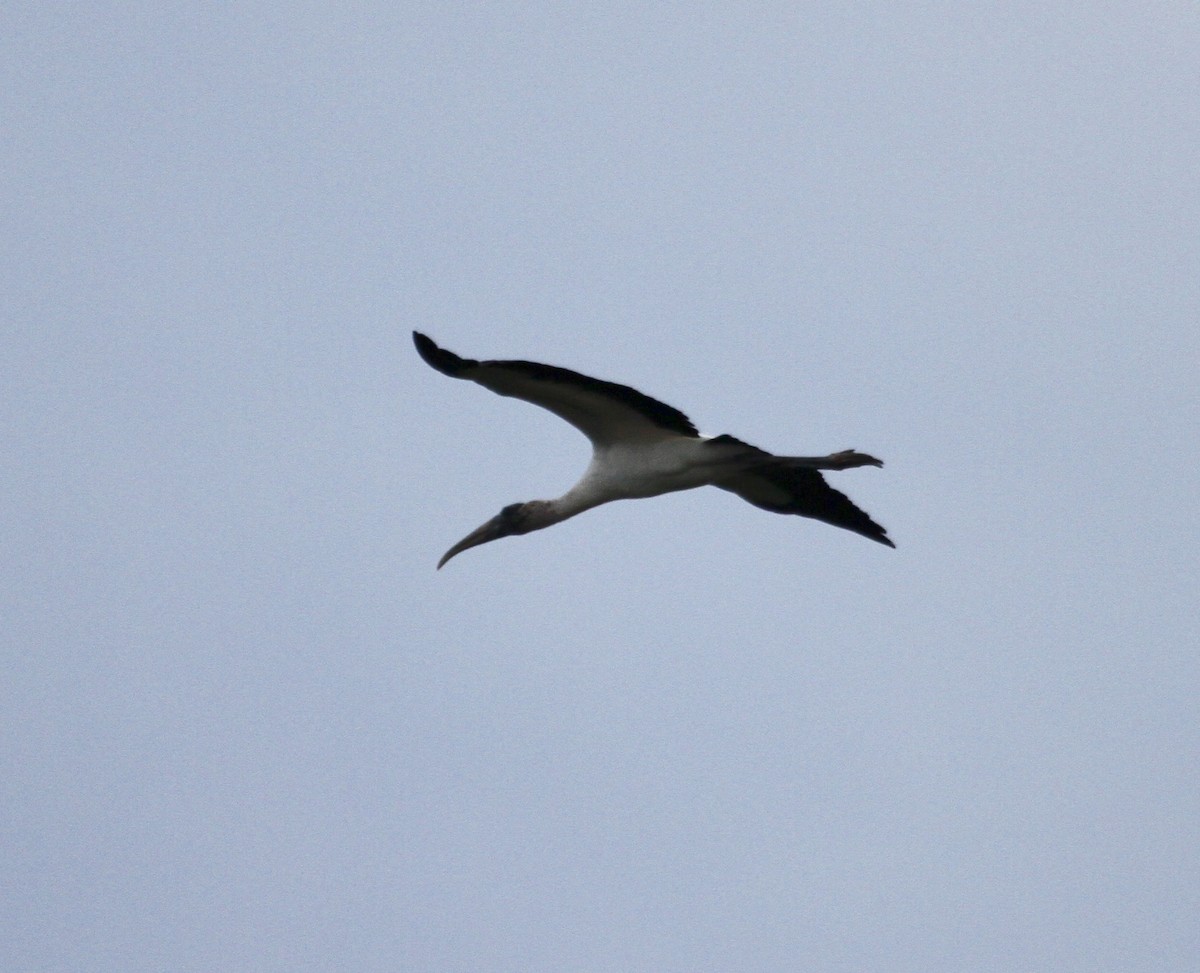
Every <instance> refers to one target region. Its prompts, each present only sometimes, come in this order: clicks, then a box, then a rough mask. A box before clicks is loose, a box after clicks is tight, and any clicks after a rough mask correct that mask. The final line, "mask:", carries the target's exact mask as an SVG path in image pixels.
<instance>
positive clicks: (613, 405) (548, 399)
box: [413, 331, 896, 569]
mask: <svg viewBox="0 0 1200 973" xmlns="http://www.w3.org/2000/svg"><path fill="white" fill-rule="evenodd" d="M413 343H414V344H415V345H416V346H417V353H418V354H420V356H421V357H422V358H423V359H424V360H425V362H426V363H427V364H428V365H430V366H432V367H433V368H436V369H437V370H438V371H439V372H441V373H442V374H443V375H449V376H450V377H451V378H466V379H470V380H471V381H472V382H477V383H478V384H480V385H482V386H483V387H484V388H486V389H491V390H492V391H493V392H495V393H497V394H498V395H506V396H510V397H512V398H514V399H524V400H525V401H526V402H532V403H533V404H534V405H540V406H541V407H542V408H543V409H549V410H550V411H551V412H553V413H554V414H555V415H556V416H558V417H559V418H560V419H565V420H566V421H567V422H569V423H570V424H571V425H573V426H574V427H575V428H576V429H578V430H579V431H580V432H581V433H583V434H584V435H585V436H587V437H588V439H590V440H591V441H592V461H591V464H590V465H589V466H588V468H587V470H586V471H585V472H584V474H583V477H582V478H581V479H580V481H579V482H578V483H576V484H575V485H574V486H573V487H571V489H570V490H568V491H567V492H566V493H564V494H563V495H562V496H561V497H559V498H558V499H557V500H530V501H528V502H527V503H513V504H509V505H508V506H507V507H505V508H504V509H503V510H501V511H500V513H499V514H497V515H496V516H495V517H493V518H492V519H491V520H489V521H488V522H487V523H486V524H483V525H482V526H481V527H478V528H476V529H475V530H473V531H471V533H469V534H468V535H467V536H466V537H464V538H463V539H462V540H461V541H459V542H458V543H457V544H455V545H454V546H453V547H452V548H450V550H448V551H447V552H446V553H445V554H444V555H443V556H442V559H441V560H440V561H439V562H438V568H439V569H440V568H441V567H442V565H444V564H445V563H446V562H447V561H449V560H450V559H451V558H452V557H454V556H455V555H456V554H461V553H462V552H463V551H465V550H467V549H468V548H472V547H477V546H478V545H480V544H486V543H488V541H494V540H498V539H499V538H501V537H508V536H509V535H511V534H528V533H529V532H530V531H534V530H540V529H541V528H543V527H549V526H550V525H551V524H557V523H558V522H559V521H562V520H566V519H567V518H568V517H574V516H575V515H576V514H579V513H583V511H585V510H589V509H591V508H592V507H597V506H599V505H600V504H602V503H608V502H610V501H612V500H627V499H632V498H635V497H654V496H658V495H659V494H662V493H671V492H673V491H676V490H691V489H694V488H695V487H701V486H715V487H720V488H721V489H722V490H728V491H729V492H730V493H736V494H737V495H738V496H739V497H741V498H742V499H743V500H747V501H749V502H750V503H752V504H754V505H755V506H756V507H761V508H762V509H764V510H770V511H772V512H773V513H779V514H798V515H800V516H801V517H811V518H813V519H814V520H822V521H824V522H825V523H827V524H832V525H833V526H835V527H844V528H845V529H846V530H851V531H854V532H855V533H856V534H862V536H863V537H869V538H870V539H871V540H873V541H878V542H879V543H880V544H886V545H887V546H888V547H895V546H896V545H895V544H893V543H892V542H891V541H890V540H889V539H888V536H887V531H886V530H884V529H883V528H882V527H880V526H879V524H877V523H875V521H873V520H872V519H871V518H870V517H869V516H868V515H867V514H866V513H865V512H864V511H862V510H860V509H859V508H858V507H856V506H855V505H854V504H853V503H852V502H851V500H850V499H849V498H848V497H847V496H845V494H842V493H839V492H838V491H837V490H835V489H833V487H831V486H829V484H828V483H826V482H825V479H824V477H822V476H821V474H820V472H819V471H820V470H846V469H850V468H852V467H855V466H883V463H882V462H880V461H879V460H877V459H875V457H873V456H868V455H866V454H865V453H859V452H856V451H855V450H853V449H844V450H842V451H841V452H838V453H831V454H830V455H828V456H775V455H773V454H771V453H768V452H766V451H765V450H762V449H759V448H757V447H756V446H751V445H750V444H749V443H744V442H742V441H741V440H740V439H734V438H733V437H732V436H711V437H710V436H701V435H700V433H699V432H697V430H696V427H695V426H693V425H692V422H691V420H690V419H688V417H687V416H685V415H684V414H683V413H682V412H680V411H679V410H678V409H675V408H672V407H671V406H669V405H666V404H665V403H662V402H659V401H658V400H657V399H652V398H650V396H648V395H643V394H642V393H641V392H639V391H637V389H632V388H630V387H629V386H627V385H617V384H616V383H614V382H605V381H602V380H600V379H598V378H589V377H588V376H587V375H580V374H579V373H578V372H573V371H570V370H569V369H566V368H559V367H557V366H556V365H539V364H538V363H536V362H528V361H475V360H473V359H470V358H460V357H459V356H458V355H456V354H454V353H453V352H451V351H447V350H446V349H445V348H439V347H438V346H437V345H436V344H434V342H433V341H432V340H431V339H429V338H427V337H426V336H425V335H423V334H420V333H418V332H416V331H414V332H413Z"/></svg>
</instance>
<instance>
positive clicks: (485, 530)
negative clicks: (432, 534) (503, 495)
mask: <svg viewBox="0 0 1200 973" xmlns="http://www.w3.org/2000/svg"><path fill="white" fill-rule="evenodd" d="M549 507H550V505H549V504H548V503H547V502H546V501H544V500H530V501H529V502H528V503H510V504H509V505H508V506H507V507H505V508H504V509H503V510H501V511H500V512H499V513H498V514H496V516H495V517H493V518H492V519H491V520H489V521H488V522H487V523H486V524H483V525H482V526H480V527H476V528H475V529H474V530H473V531H471V533H469V534H468V535H467V536H466V537H464V538H463V539H462V540H461V541H459V542H458V543H457V544H455V545H454V546H453V547H452V548H450V550H448V551H447V552H446V553H445V554H443V555H442V559H441V560H440V561H438V570H441V567H442V565H443V564H445V563H446V562H447V561H449V560H450V558H452V557H454V555H456V554H461V553H462V552H463V551H465V550H468V549H469V548H472V547H478V546H479V545H480V544H486V543H488V541H498V540H499V539H500V538H501V537H511V536H513V535H515V534H528V533H529V532H530V531H531V530H537V529H538V528H539V527H546V526H549V524H551V523H553V522H554V521H553V520H552V519H550V517H549V512H550V511H549Z"/></svg>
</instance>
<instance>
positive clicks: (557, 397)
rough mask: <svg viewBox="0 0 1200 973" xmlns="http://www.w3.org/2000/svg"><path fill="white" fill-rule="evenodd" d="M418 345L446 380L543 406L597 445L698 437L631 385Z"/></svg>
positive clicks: (419, 339) (675, 413) (420, 338)
mask: <svg viewBox="0 0 1200 973" xmlns="http://www.w3.org/2000/svg"><path fill="white" fill-rule="evenodd" d="M413 343H414V344H415V345H416V347H417V352H418V354H420V356H421V357H422V358H423V359H424V360H425V362H426V364H428V365H430V366H431V367H433V368H435V369H437V370H438V371H439V372H441V373H442V374H443V375H449V376H450V377H451V378H466V379H470V380H471V381H473V382H476V383H477V384H479V385H482V386H483V387H484V388H486V389H490V390H491V391H493V392H495V393H496V394H497V395H505V396H509V397H511V398H514V399H522V400H523V401H525V402H530V403H532V404H533V405H540V406H541V407H542V408H543V409H547V410H549V411H550V412H553V413H554V414H555V415H556V416H558V417H559V418H560V419H563V420H565V421H566V422H569V423H570V424H571V425H573V426H574V427H575V428H576V429H578V430H579V431H580V432H582V433H583V434H584V435H585V436H587V437H588V439H590V440H591V441H592V442H593V443H594V444H597V445H601V444H605V443H611V442H616V441H618V440H652V439H665V438H671V437H676V436H686V437H695V436H698V435H699V433H698V432H697V431H696V427H695V426H694V425H692V421H691V420H690V419H689V418H688V417H687V416H686V415H684V414H683V413H682V412H680V411H679V410H678V409H676V408H674V407H672V406H669V405H667V404H666V403H665V402H659V401H658V400H657V399H652V398H651V397H650V396H648V395H646V394H644V393H642V392H639V391H638V390H637V389H635V388H630V387H629V386H628V385H618V384H617V383H616V382H606V381H603V380H602V379H598V378H591V377H589V376H587V375H581V374H579V372H573V371H571V370H570V369H569V368H560V367H558V366H557V365H542V364H539V363H538V362H529V361H476V360H474V359H472V358H462V357H460V356H458V355H456V354H454V352H452V351H447V350H446V349H445V348H439V347H438V346H437V345H436V344H435V343H434V342H433V341H432V340H431V339H430V338H428V337H426V336H425V335H423V334H420V333H419V332H416V331H414V332H413Z"/></svg>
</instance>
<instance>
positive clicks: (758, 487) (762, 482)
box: [711, 436, 896, 547]
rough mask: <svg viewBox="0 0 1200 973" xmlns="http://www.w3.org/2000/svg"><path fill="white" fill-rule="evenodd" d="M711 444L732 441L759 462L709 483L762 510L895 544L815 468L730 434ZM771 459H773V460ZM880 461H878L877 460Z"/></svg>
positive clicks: (882, 542) (893, 545)
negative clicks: (792, 462)
mask: <svg viewBox="0 0 1200 973" xmlns="http://www.w3.org/2000/svg"><path fill="white" fill-rule="evenodd" d="M711 442H712V443H713V444H714V445H716V444H717V443H721V444H724V445H736V446H738V447H745V448H746V449H748V450H752V451H753V453H754V454H759V455H761V457H762V460H763V462H762V463H761V464H760V465H755V466H752V467H749V468H747V469H743V470H742V471H741V472H738V473H735V474H733V475H731V476H729V477H725V478H722V479H720V480H718V481H717V482H715V483H714V484H713V485H714V486H717V487H720V488H721V489H722V490H728V491H729V492H730V493H736V494H737V495H738V496H739V497H741V498H742V499H743V500H745V501H747V502H748V503H752V504H754V506H756V507H760V508H762V509H763V510H770V511H771V512H772V513H777V514H796V515H798V516H800V517H811V518H812V519H813V520H820V521H824V522H825V523H827V524H832V525H833V526H834V527H842V528H844V529H845V530H852V531H854V533H856V534H862V536H863V537H869V538H870V539H871V540H873V541H878V542H879V543H880V544H886V545H887V546H888V547H895V546H896V545H895V544H893V543H892V542H891V540H890V539H889V538H888V536H887V531H886V530H885V529H884V528H883V527H880V526H879V524H877V523H875V521H873V520H872V519H871V518H870V516H869V515H868V514H867V512H866V511H865V510H862V509H860V508H859V507H857V506H856V505H855V503H854V501H852V500H851V499H850V498H849V497H848V496H846V495H845V494H844V493H842V492H840V491H838V490H835V489H834V488H833V487H831V486H830V485H829V484H828V483H826V482H825V477H823V476H822V475H821V473H820V471H818V470H813V469H805V468H804V467H799V466H788V465H787V458H786V457H775V456H772V454H770V453H768V452H766V451H765V450H761V449H759V448H758V447H756V446H750V445H749V444H748V443H743V442H741V441H740V440H736V439H734V438H733V437H732V436H719V437H717V439H715V440H712V441H711ZM773 461H775V462H773ZM880 465H882V464H880Z"/></svg>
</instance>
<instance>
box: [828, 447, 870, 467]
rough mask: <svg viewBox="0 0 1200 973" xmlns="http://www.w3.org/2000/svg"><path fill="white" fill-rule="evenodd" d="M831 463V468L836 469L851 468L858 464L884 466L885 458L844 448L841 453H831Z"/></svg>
mask: <svg viewBox="0 0 1200 973" xmlns="http://www.w3.org/2000/svg"><path fill="white" fill-rule="evenodd" d="M829 463H830V468H831V469H835V470H849V469H853V468H854V467H856V466H883V460H879V459H876V458H875V457H874V456H868V455H867V454H866V453H860V452H858V451H857V450H853V449H843V450H842V451H841V452H840V453H831V454H830V455H829Z"/></svg>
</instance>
